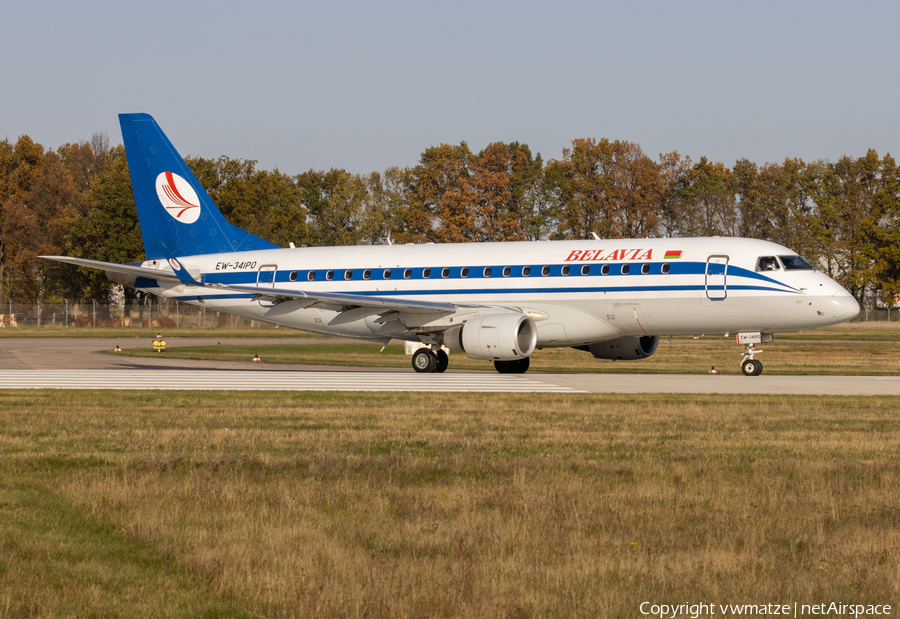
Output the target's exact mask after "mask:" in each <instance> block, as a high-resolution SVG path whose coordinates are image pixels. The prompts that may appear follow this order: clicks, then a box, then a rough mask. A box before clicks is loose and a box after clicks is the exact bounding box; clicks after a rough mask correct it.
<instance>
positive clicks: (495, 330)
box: [444, 313, 537, 361]
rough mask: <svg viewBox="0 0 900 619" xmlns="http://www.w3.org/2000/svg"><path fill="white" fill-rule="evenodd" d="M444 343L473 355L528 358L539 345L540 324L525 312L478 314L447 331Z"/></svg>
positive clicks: (478, 356) (489, 357)
mask: <svg viewBox="0 0 900 619" xmlns="http://www.w3.org/2000/svg"><path fill="white" fill-rule="evenodd" d="M444 345H445V346H446V347H447V348H449V349H450V350H458V351H460V352H464V353H466V354H467V355H469V356H470V357H472V358H473V359H487V360H489V361H497V360H501V361H512V360H514V359H524V358H525V357H527V356H528V355H530V354H531V353H533V352H534V347H535V346H537V327H536V326H535V325H534V321H533V320H532V319H531V318H529V317H528V316H525V315H524V314H513V313H505V314H486V315H484V316H474V317H472V318H469V319H468V320H467V321H466V322H464V323H463V324H461V325H459V326H455V327H450V328H449V329H447V330H446V331H444Z"/></svg>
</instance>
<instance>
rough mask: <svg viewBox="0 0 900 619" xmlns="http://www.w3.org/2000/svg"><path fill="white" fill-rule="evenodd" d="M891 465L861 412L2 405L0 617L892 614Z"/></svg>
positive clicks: (899, 438)
mask: <svg viewBox="0 0 900 619" xmlns="http://www.w3.org/2000/svg"><path fill="white" fill-rule="evenodd" d="M898 447H900V423H898V414H897V406H896V402H895V401H893V400H891V399H889V398H876V397H869V398H865V397H863V398H839V397H822V398H809V397H783V396H777V397H776V396H759V397H753V398H750V397H727V396H696V395H692V396H670V395H655V396H649V395H648V396H641V395H637V396H607V395H604V396H594V395H533V394H522V395H504V396H500V395H496V394H440V395H430V394H335V393H278V394H270V393H255V394H254V393H243V392H242V393H227V392H218V393H204V394H200V395H197V394H191V393H187V392H131V393H128V392H106V391H104V392H65V391H62V392H59V391H34V392H16V391H5V392H0V617H66V616H70V617H75V616H79V617H81V616H93V617H117V616H151V617H204V616H205V617H473V618H474V617H511V618H513V617H514V618H524V617H612V618H617V617H637V616H641V615H640V613H639V610H638V607H639V604H640V603H641V602H644V601H649V602H653V603H670V604H682V603H690V602H695V603H696V602H700V601H704V602H707V603H710V602H712V603H715V604H725V603H742V602H746V603H755V604H765V603H782V604H790V603H793V602H795V601H796V602H798V603H801V604H803V603H806V604H816V603H820V602H822V601H825V602H830V601H836V602H854V603H866V604H870V603H871V604H874V603H881V604H884V603H887V604H891V603H893V604H894V609H896V608H897V604H898V603H900V490H898V483H900V464H898V459H897V456H898ZM718 616H722V615H718Z"/></svg>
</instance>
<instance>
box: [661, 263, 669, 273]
mask: <svg viewBox="0 0 900 619" xmlns="http://www.w3.org/2000/svg"><path fill="white" fill-rule="evenodd" d="M662 272H663V275H665V274H666V273H668V272H669V263H668V262H666V263H665V264H664V265H662Z"/></svg>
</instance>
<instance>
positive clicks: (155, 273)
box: [38, 256, 178, 282]
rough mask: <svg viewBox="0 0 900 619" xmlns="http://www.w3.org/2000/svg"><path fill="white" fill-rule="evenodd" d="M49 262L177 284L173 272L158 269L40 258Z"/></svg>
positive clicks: (80, 259)
mask: <svg viewBox="0 0 900 619" xmlns="http://www.w3.org/2000/svg"><path fill="white" fill-rule="evenodd" d="M38 258H45V259H47V260H55V261H56V262H66V263H68V264H75V265H78V266H81V267H90V268H92V269H100V270H101V271H108V272H110V273H121V274H122V275H130V276H132V277H146V278H148V279H155V280H162V281H167V282H177V281H178V276H177V275H175V273H173V272H172V271H159V270H157V269H148V268H147V267H137V266H132V265H130V264H116V263H114V262H100V261H99V260H87V259H85V258H70V257H69V256H38Z"/></svg>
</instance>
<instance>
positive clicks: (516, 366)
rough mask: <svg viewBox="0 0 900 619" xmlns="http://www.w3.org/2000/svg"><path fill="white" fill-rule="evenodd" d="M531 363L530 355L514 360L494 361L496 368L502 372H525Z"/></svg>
mask: <svg viewBox="0 0 900 619" xmlns="http://www.w3.org/2000/svg"><path fill="white" fill-rule="evenodd" d="M530 365H531V361H530V358H529V357H525V358H524V359H515V360H513V361H494V369H495V370H497V372H499V373H500V374H524V373H525V372H527V371H528V366H530Z"/></svg>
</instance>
